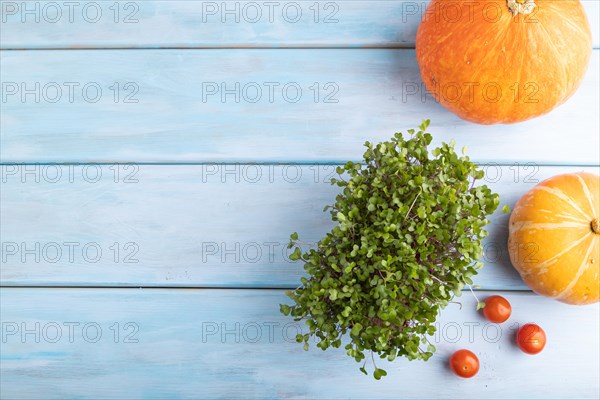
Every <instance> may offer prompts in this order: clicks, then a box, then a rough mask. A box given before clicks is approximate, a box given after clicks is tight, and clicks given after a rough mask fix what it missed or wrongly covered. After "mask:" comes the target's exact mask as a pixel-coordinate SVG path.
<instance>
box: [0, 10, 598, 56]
mask: <svg viewBox="0 0 600 400" xmlns="http://www.w3.org/2000/svg"><path fill="white" fill-rule="evenodd" d="M428 3H429V1H425V0H423V1H415V0H395V1H390V0H371V1H368V0H365V1H356V0H336V1H325V0H322V1H316V0H296V1H277V2H268V1H246V0H244V1H231V0H227V1H199V0H198V1H190V0H188V1H156V0H154V1H119V2H117V1H112V0H110V1H108V0H105V1H95V2H92V1H83V2H78V3H76V4H74V5H72V6H69V5H68V4H64V3H63V2H54V1H50V0H44V1H35V2H33V1H31V2H29V3H26V2H25V3H24V2H20V1H6V0H3V1H2V2H0V4H1V6H2V8H1V12H2V20H1V21H2V38H1V39H0V46H1V48H3V49H32V48H82V47H85V48H157V47H192V48H193V47H249V46H255V47H413V46H414V42H415V34H416V30H417V27H418V24H419V22H420V20H421V15H422V14H423V12H424V11H425V9H426V7H427V5H428ZM582 3H583V5H584V7H585V8H586V10H587V14H588V18H589V20H590V24H591V26H592V31H593V37H594V45H595V46H596V47H598V44H599V43H600V41H599V39H598V38H599V37H600V35H599V34H598V31H599V26H600V23H599V5H598V2H597V1H596V0H584V1H582ZM506 12H508V9H506ZM450 15H452V14H450Z"/></svg>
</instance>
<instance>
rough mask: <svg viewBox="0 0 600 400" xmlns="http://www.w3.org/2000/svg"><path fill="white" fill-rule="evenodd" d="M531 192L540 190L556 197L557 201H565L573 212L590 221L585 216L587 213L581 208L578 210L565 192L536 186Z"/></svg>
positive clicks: (551, 187)
mask: <svg viewBox="0 0 600 400" xmlns="http://www.w3.org/2000/svg"><path fill="white" fill-rule="evenodd" d="M533 190H541V191H543V192H546V193H549V194H552V195H554V196H556V197H558V198H559V199H561V200H563V201H565V202H566V203H567V204H569V205H570V206H571V207H572V208H573V209H574V210H576V211H579V213H580V214H581V215H583V216H584V217H585V218H586V219H588V220H591V218H590V216H589V215H587V213H585V212H584V211H583V210H582V209H581V208H579V206H578V205H577V203H575V201H574V200H573V199H572V198H571V197H569V196H568V195H567V194H566V193H565V192H563V191H562V190H561V189H559V188H557V187H554V186H541V185H540V186H536V187H534V188H533Z"/></svg>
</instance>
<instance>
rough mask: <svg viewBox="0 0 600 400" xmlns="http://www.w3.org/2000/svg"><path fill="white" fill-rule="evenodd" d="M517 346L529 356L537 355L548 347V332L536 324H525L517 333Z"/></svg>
mask: <svg viewBox="0 0 600 400" xmlns="http://www.w3.org/2000/svg"><path fill="white" fill-rule="evenodd" d="M517 345H518V346H519V348H520V349H521V350H523V351H524V352H525V353H527V354H537V353H539V352H540V351H542V350H544V347H545V346H546V332H544V330H543V329H542V328H540V327H539V326H538V325H536V324H525V325H523V326H522V327H521V328H520V329H519V331H518V332H517Z"/></svg>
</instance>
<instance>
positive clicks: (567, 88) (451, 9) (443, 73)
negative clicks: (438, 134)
mask: <svg viewBox="0 0 600 400" xmlns="http://www.w3.org/2000/svg"><path fill="white" fill-rule="evenodd" d="M416 53H417V60H418V62H419V67H420V69H421V77H422V79H423V81H424V82H425V86H426V87H427V89H428V91H429V92H430V93H431V94H432V95H433V96H434V97H435V98H436V100H438V101H439V102H440V103H441V104H442V105H443V106H444V107H446V108H447V109H449V110H450V111H452V112H453V113H455V114H457V115H458V116H459V117H461V118H463V119H466V120H468V121H472V122H477V123H479V124H496V123H505V124H509V123H514V122H520V121H525V120H527V119H530V118H534V117H537V116H539V115H542V114H546V113H548V112H549V111H551V110H552V109H553V108H555V107H556V106H558V105H560V104H562V103H563V102H565V101H566V100H567V99H568V98H569V97H571V95H573V93H574V92H575V91H576V90H577V88H578V87H579V85H580V84H581V81H582V79H583V77H584V75H585V72H586V70H587V66H588V64H589V60H590V56H591V53H592V34H591V30H590V26H589V23H588V20H587V17H586V15H585V11H584V9H583V7H582V5H581V3H580V2H579V0H432V1H431V3H430V4H429V6H428V7H427V10H426V11H425V13H424V15H423V19H422V21H421V25H420V26H419V29H418V31H417V42H416Z"/></svg>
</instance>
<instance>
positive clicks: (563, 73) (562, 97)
mask: <svg viewBox="0 0 600 400" xmlns="http://www.w3.org/2000/svg"><path fill="white" fill-rule="evenodd" d="M538 23H539V24H540V27H541V28H542V30H543V31H544V32H545V33H546V34H545V35H542V36H543V37H544V40H545V42H546V44H547V47H548V48H550V49H552V51H553V52H554V54H555V57H556V59H557V60H560V59H562V54H561V52H560V50H559V49H558V47H556V44H555V43H554V41H553V40H552V38H551V37H550V33H549V32H548V29H546V27H545V26H544V24H543V23H542V21H541V20H539V19H538ZM557 64H559V65H560V71H561V77H560V81H561V82H567V83H568V84H569V87H568V88H567V87H566V85H561V87H562V92H561V93H560V96H557V98H559V99H560V100H559V101H558V102H557V105H559V104H562V103H564V102H565V101H566V100H567V97H568V96H567V94H568V93H569V92H570V91H571V79H569V73H568V71H567V65H566V64H565V63H557ZM557 80H558V79H557ZM536 84H537V83H536Z"/></svg>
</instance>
